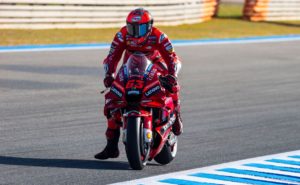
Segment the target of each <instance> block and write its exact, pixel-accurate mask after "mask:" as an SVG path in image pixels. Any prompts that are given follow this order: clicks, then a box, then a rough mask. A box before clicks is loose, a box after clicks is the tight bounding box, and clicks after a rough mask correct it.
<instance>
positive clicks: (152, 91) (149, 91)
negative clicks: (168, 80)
mask: <svg viewBox="0 0 300 185" xmlns="http://www.w3.org/2000/svg"><path fill="white" fill-rule="evenodd" d="M158 91H160V86H159V85H156V86H155V87H153V88H151V89H149V90H148V91H146V92H145V96H146V97H150V96H152V95H153V94H155V93H157V92H158Z"/></svg>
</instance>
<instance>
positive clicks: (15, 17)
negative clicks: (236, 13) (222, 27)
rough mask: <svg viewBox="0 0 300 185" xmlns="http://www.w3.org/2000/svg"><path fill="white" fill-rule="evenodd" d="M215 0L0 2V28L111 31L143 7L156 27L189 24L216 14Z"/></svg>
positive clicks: (42, 0) (36, 0)
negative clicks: (131, 13) (104, 29)
mask: <svg viewBox="0 0 300 185" xmlns="http://www.w3.org/2000/svg"><path fill="white" fill-rule="evenodd" d="M217 2H218V0H110V1H109V0H108V1H104V0H0V28H13V29H48V28H111V27H120V26H124V25H125V20H126V16H127V14H128V13H129V11H130V10H132V9H134V8H137V7H144V8H146V9H147V10H149V11H150V12H151V13H152V15H153V16H154V17H155V20H154V21H155V24H158V25H179V24H192V23H198V22H203V21H206V20H209V19H211V18H212V16H214V15H215V14H216V10H217V6H218V3H217Z"/></svg>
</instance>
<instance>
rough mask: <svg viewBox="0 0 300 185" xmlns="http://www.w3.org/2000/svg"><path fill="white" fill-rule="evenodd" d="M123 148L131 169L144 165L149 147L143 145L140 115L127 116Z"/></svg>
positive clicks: (137, 168) (140, 168)
mask: <svg viewBox="0 0 300 185" xmlns="http://www.w3.org/2000/svg"><path fill="white" fill-rule="evenodd" d="M125 150H126V155H127V159H128V162H129V165H130V167H131V168H132V169H134V170H142V169H143V168H144V167H145V166H146V164H147V160H148V159H147V157H146V156H147V152H148V151H149V148H146V147H145V141H144V135H143V124H142V123H141V118H140V117H128V119H127V134H126V145H125Z"/></svg>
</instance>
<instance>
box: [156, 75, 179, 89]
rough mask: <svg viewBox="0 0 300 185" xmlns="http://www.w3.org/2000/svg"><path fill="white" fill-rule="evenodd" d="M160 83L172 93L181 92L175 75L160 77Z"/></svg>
mask: <svg viewBox="0 0 300 185" xmlns="http://www.w3.org/2000/svg"><path fill="white" fill-rule="evenodd" d="M159 82H160V84H161V86H163V87H164V88H165V89H166V90H167V91H169V92H170V93H177V92H178V91H179V85H178V82H177V77H176V76H173V75H170V74H168V75H166V76H159Z"/></svg>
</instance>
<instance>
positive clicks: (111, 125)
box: [103, 26, 181, 139]
mask: <svg viewBox="0 0 300 185" xmlns="http://www.w3.org/2000/svg"><path fill="white" fill-rule="evenodd" d="M135 40H136V39H133V38H132V36H130V35H129V34H127V30H126V26H124V27H123V28H121V30H120V31H119V32H118V33H117V34H116V35H115V37H114V40H113V42H112V44H111V47H110V51H109V54H108V56H107V57H106V58H105V60H104V62H103V65H104V69H105V73H106V76H107V75H112V76H114V75H115V73H116V69H117V65H118V63H119V61H120V59H121V57H122V54H123V51H124V50H125V54H124V60H123V63H125V62H126V61H127V59H128V57H129V56H130V54H131V53H132V52H136V51H139V52H143V53H145V54H146V55H147V56H148V58H149V59H150V60H151V61H152V62H153V63H156V64H158V66H159V67H160V68H161V69H162V71H164V72H163V73H164V75H166V74H170V75H173V76H177V73H178V72H179V70H180V68H181V63H180V61H179V59H178V56H177V55H176V53H175V52H174V48H173V46H172V44H171V42H170V40H169V39H168V37H167V35H166V34H164V33H163V32H161V31H160V30H159V29H158V28H155V27H153V28H152V31H151V32H150V33H149V35H148V37H147V39H146V40H145V42H144V43H142V44H137V43H136V41H135ZM177 87H178V88H177V89H175V93H174V94H171V96H172V98H173V100H174V103H175V104H178V96H179V86H177ZM104 114H105V116H107V118H108V129H107V131H106V137H107V139H113V138H114V137H115V136H114V135H115V134H114V133H113V130H115V129H118V128H119V127H120V120H114V119H112V118H111V116H110V115H109V111H108V110H107V109H106V107H104Z"/></svg>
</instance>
